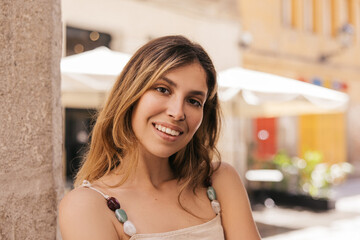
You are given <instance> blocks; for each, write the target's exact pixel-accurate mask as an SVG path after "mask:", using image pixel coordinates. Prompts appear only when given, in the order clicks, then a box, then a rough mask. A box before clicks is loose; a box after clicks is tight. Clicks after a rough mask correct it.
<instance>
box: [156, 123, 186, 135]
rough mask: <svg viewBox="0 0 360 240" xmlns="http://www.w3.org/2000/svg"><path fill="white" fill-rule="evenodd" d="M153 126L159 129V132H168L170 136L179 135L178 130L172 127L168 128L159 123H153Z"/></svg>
mask: <svg viewBox="0 0 360 240" xmlns="http://www.w3.org/2000/svg"><path fill="white" fill-rule="evenodd" d="M155 128H156V129H157V130H159V131H161V132H164V133H167V134H170V135H172V136H179V135H180V132H178V131H176V130H173V129H170V128H167V127H164V126H161V125H159V124H155Z"/></svg>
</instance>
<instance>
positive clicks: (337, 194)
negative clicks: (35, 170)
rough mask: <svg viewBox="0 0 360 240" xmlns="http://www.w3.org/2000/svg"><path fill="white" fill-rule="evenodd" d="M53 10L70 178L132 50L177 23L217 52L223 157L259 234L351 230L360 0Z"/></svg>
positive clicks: (211, 0) (86, 3)
mask: <svg viewBox="0 0 360 240" xmlns="http://www.w3.org/2000/svg"><path fill="white" fill-rule="evenodd" d="M62 18H63V24H64V28H63V29H64V32H63V37H64V44H63V46H64V48H63V59H62V63H61V71H62V105H63V107H64V108H63V109H64V123H65V133H64V134H65V141H64V154H63V155H64V166H66V167H65V168H64V176H65V178H66V182H67V187H68V189H71V187H72V179H73V177H74V174H76V171H77V169H78V167H79V164H80V161H81V158H82V156H83V154H84V152H85V151H86V147H87V143H88V138H89V133H90V131H91V127H92V125H93V123H94V115H95V114H96V111H97V110H98V109H99V108H101V106H102V104H103V103H104V100H105V98H106V95H107V93H108V91H109V89H110V88H111V84H112V83H113V82H114V81H115V79H116V76H117V75H118V74H119V73H120V71H121V69H122V67H123V66H124V64H126V62H127V60H128V59H129V57H130V56H131V54H133V53H134V52H135V51H136V50H137V48H139V47H140V46H141V45H143V44H145V43H146V42H147V41H149V40H151V39H153V38H156V37H160V36H164V35H170V34H176V35H177V34H181V35H184V36H186V37H188V38H190V39H191V40H193V41H196V42H198V43H200V44H201V45H202V46H203V47H204V48H205V49H206V50H207V51H208V53H209V54H210V56H211V57H212V59H213V61H214V64H215V67H216V69H217V71H218V81H219V95H220V99H221V104H222V108H223V112H224V124H223V134H222V135H221V139H220V143H219V150H220V152H221V153H222V161H225V162H229V163H230V164H232V165H233V166H234V167H235V168H236V169H237V170H238V172H239V174H240V176H241V178H242V179H243V181H244V183H245V185H246V188H247V190H248V193H249V197H250V200H251V205H252V208H253V211H254V217H255V220H256V223H257V225H258V227H259V231H260V233H261V235H262V237H263V239H269V240H270V239H271V240H273V239H279V240H280V239H301V240H306V239H314V238H315V239H358V236H360V232H359V229H360V157H359V156H360V136H359V134H360V121H359V118H360V80H359V78H360V0H271V1H270V0H252V1H246V0H191V1H190V0H181V1H180V0H103V1H97V0H76V1H71V0H62ZM356 237H357V238H356Z"/></svg>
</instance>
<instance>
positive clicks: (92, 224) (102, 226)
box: [59, 187, 119, 240]
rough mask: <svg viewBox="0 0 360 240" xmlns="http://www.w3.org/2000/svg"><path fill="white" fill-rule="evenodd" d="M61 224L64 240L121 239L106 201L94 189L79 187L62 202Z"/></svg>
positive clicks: (60, 211)
mask: <svg viewBox="0 0 360 240" xmlns="http://www.w3.org/2000/svg"><path fill="white" fill-rule="evenodd" d="M59 224H60V230H61V235H62V238H63V239H64V240H72V239H94V240H95V239H119V237H118V236H117V233H116V229H115V228H114V225H113V223H112V220H111V217H110V214H109V210H108V209H107V206H106V200H105V199H104V197H103V196H101V195H100V194H99V193H97V192H95V191H94V190H92V189H88V188H83V187H79V188H76V189H74V190H72V191H71V192H69V193H68V194H66V195H65V197H64V198H63V199H62V200H61V202H60V205H59Z"/></svg>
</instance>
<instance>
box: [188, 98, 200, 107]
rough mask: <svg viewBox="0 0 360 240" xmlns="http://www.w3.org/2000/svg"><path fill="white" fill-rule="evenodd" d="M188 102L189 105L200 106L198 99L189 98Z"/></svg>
mask: <svg viewBox="0 0 360 240" xmlns="http://www.w3.org/2000/svg"><path fill="white" fill-rule="evenodd" d="M189 103H190V104H191V105H194V106H196V107H201V106H202V105H201V103H200V102H199V101H198V100H196V99H192V98H190V99H189Z"/></svg>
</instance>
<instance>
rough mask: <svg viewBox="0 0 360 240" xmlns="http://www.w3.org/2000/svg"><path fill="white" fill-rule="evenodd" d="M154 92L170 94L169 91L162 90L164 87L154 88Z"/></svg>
mask: <svg viewBox="0 0 360 240" xmlns="http://www.w3.org/2000/svg"><path fill="white" fill-rule="evenodd" d="M155 90H156V91H158V92H160V93H164V94H169V93H170V91H169V90H167V89H166V88H164V87H156V88H155Z"/></svg>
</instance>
